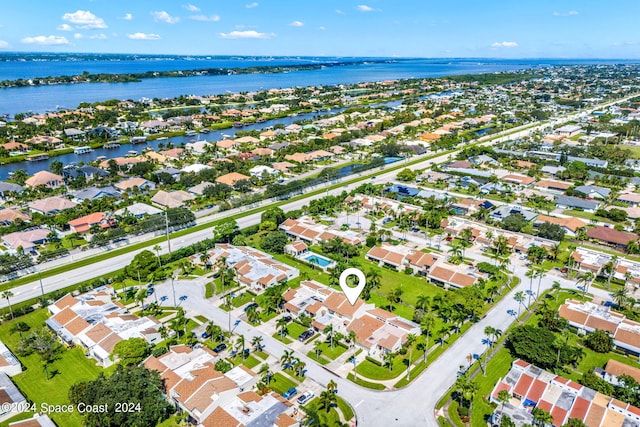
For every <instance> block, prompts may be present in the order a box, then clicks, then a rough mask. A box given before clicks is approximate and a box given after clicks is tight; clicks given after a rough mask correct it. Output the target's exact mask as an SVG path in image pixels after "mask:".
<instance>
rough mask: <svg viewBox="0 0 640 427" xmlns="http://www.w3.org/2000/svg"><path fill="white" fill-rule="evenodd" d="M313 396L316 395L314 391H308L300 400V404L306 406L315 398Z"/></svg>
mask: <svg viewBox="0 0 640 427" xmlns="http://www.w3.org/2000/svg"><path fill="white" fill-rule="evenodd" d="M313 396H314V394H313V392H312V391H306V392H305V393H304V394H303V395H302V396H300V397H299V398H298V404H299V405H304V404H305V403H307V402H308V401H310V400H311V399H312V398H313Z"/></svg>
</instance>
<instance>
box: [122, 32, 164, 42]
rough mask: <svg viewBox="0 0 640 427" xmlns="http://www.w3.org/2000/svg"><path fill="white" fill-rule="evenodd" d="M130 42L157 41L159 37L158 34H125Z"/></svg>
mask: <svg viewBox="0 0 640 427" xmlns="http://www.w3.org/2000/svg"><path fill="white" fill-rule="evenodd" d="M127 37H129V38H130V39H132V40H159V39H160V36H159V35H158V34H148V33H133V34H127Z"/></svg>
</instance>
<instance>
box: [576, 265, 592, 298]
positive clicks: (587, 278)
mask: <svg viewBox="0 0 640 427" xmlns="http://www.w3.org/2000/svg"><path fill="white" fill-rule="evenodd" d="M593 279H595V275H594V274H593V273H592V272H590V271H588V272H586V273H583V274H581V275H580V276H578V280H577V281H576V283H584V286H583V287H582V298H584V295H585V294H586V293H587V292H588V291H589V285H591V282H592V281H593Z"/></svg>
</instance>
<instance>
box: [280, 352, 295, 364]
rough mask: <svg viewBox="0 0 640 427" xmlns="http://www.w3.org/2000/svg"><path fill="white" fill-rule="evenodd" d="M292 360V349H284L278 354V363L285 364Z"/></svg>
mask: <svg viewBox="0 0 640 427" xmlns="http://www.w3.org/2000/svg"><path fill="white" fill-rule="evenodd" d="M292 360H293V350H285V351H284V353H282V356H280V365H282V366H285V365H288V364H290V363H291V361H292Z"/></svg>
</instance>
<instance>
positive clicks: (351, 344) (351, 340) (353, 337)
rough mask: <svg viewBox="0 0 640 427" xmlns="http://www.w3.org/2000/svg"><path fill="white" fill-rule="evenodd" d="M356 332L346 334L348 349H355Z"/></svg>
mask: <svg viewBox="0 0 640 427" xmlns="http://www.w3.org/2000/svg"><path fill="white" fill-rule="evenodd" d="M356 338H357V335H356V331H349V333H348V334H347V339H348V340H349V347H355V345H356Z"/></svg>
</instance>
